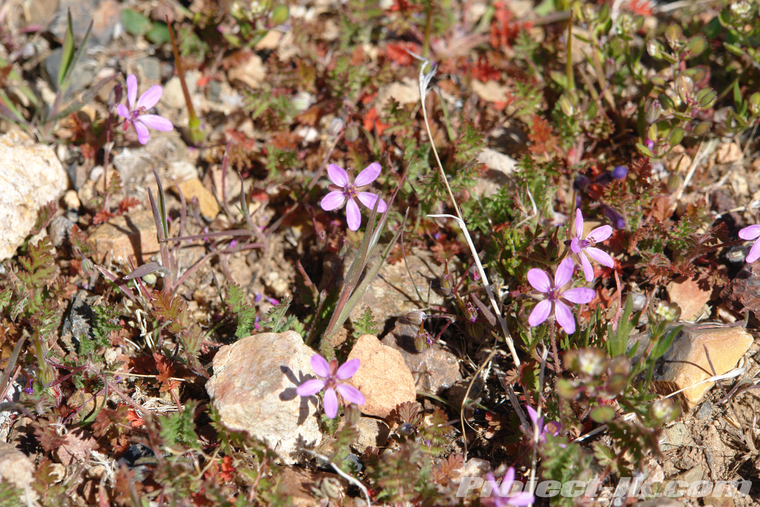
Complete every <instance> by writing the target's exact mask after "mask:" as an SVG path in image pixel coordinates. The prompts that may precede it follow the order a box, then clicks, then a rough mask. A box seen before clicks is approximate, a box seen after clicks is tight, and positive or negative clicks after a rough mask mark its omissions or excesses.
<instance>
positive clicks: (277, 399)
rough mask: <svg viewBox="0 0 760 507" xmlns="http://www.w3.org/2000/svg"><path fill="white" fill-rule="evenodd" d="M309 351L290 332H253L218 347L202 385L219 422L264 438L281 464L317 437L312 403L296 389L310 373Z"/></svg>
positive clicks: (293, 458)
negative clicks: (302, 445)
mask: <svg viewBox="0 0 760 507" xmlns="http://www.w3.org/2000/svg"><path fill="white" fill-rule="evenodd" d="M313 355H314V351H313V350H311V349H310V348H309V347H307V346H306V345H305V344H304V343H303V340H302V339H301V337H300V336H299V335H298V334H297V333H294V332H293V331H288V332H285V333H262V334H258V335H253V336H249V337H247V338H243V339H242V340H240V341H238V342H236V343H233V344H232V345H226V346H224V347H222V348H221V349H219V352H217V354H216V356H215V357H214V375H213V377H211V380H209V382H208V383H207V384H206V390H207V391H208V394H209V396H210V397H211V401H212V403H213V404H214V407H215V408H216V409H217V410H218V411H219V414H220V415H221V420H222V423H223V424H224V425H225V426H226V427H228V428H230V429H232V430H241V431H247V432H248V433H249V434H250V435H251V436H253V437H255V438H258V439H259V440H262V441H264V442H265V443H266V444H267V445H268V446H269V447H270V448H271V449H273V450H274V451H275V452H276V453H277V455H278V456H279V457H280V459H282V460H283V461H284V462H285V463H288V464H293V463H295V462H296V461H298V455H297V450H298V446H299V443H303V444H304V445H307V446H315V445H318V444H319V443H320V442H321V441H322V433H321V432H320V430H319V420H318V416H317V406H316V404H315V403H313V402H312V401H310V400H309V399H307V398H301V397H300V396H298V394H297V393H296V387H298V386H299V385H301V384H302V383H303V382H304V381H306V380H307V379H308V378H310V377H311V376H312V368H311V356H313Z"/></svg>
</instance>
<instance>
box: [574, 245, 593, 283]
mask: <svg viewBox="0 0 760 507" xmlns="http://www.w3.org/2000/svg"><path fill="white" fill-rule="evenodd" d="M578 259H579V260H580V261H581V268H583V276H585V277H586V281H587V282H593V281H594V268H592V267H591V263H590V262H589V261H588V257H586V254H585V253H583V252H580V253H578Z"/></svg>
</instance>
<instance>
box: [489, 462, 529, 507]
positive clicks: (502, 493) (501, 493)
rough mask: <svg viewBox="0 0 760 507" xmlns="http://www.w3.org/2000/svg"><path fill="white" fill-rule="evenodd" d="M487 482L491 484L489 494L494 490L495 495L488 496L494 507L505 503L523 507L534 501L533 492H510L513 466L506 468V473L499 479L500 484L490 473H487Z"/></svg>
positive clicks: (499, 506)
mask: <svg viewBox="0 0 760 507" xmlns="http://www.w3.org/2000/svg"><path fill="white" fill-rule="evenodd" d="M488 483H489V484H490V485H491V495H493V492H496V496H495V497H493V496H492V497H491V498H490V500H491V502H490V503H491V504H493V505H495V506H496V507H505V506H507V505H514V506H516V507H523V506H525V505H530V504H532V503H535V501H536V499H535V497H534V496H533V493H531V492H529V491H520V492H514V493H513V492H512V486H513V485H514V484H515V469H514V467H509V468H508V469H507V473H506V474H505V475H504V479H503V480H502V481H501V486H499V484H498V483H497V482H496V479H494V476H493V474H492V473H489V474H488ZM518 484H519V483H518Z"/></svg>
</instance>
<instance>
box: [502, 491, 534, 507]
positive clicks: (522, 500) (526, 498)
mask: <svg viewBox="0 0 760 507" xmlns="http://www.w3.org/2000/svg"><path fill="white" fill-rule="evenodd" d="M507 503H508V504H509V505H514V506H515V507H525V506H526V505H530V504H532V503H536V499H535V497H534V496H533V494H532V493H530V492H529V491H521V492H519V493H515V494H514V495H510V496H509V498H508V499H507Z"/></svg>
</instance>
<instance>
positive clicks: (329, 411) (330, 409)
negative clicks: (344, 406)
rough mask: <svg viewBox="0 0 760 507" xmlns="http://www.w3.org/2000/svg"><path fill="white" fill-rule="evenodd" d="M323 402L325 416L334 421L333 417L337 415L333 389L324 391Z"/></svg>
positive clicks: (336, 401) (335, 397)
mask: <svg viewBox="0 0 760 507" xmlns="http://www.w3.org/2000/svg"><path fill="white" fill-rule="evenodd" d="M323 401H324V404H325V415H326V416H327V417H328V418H329V419H335V416H336V415H338V396H337V395H336V394H335V389H333V388H332V387H329V388H327V389H325V397H324V400H323Z"/></svg>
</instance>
